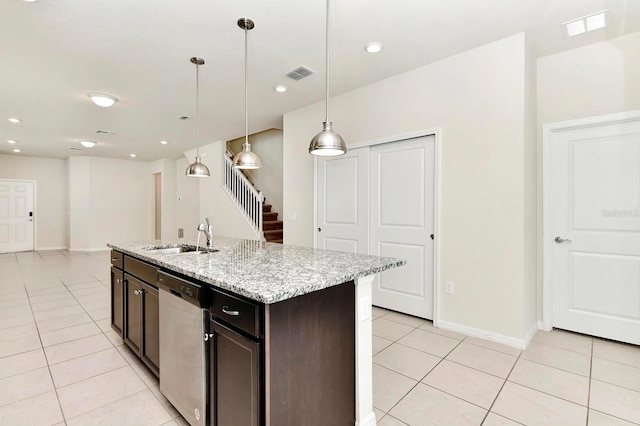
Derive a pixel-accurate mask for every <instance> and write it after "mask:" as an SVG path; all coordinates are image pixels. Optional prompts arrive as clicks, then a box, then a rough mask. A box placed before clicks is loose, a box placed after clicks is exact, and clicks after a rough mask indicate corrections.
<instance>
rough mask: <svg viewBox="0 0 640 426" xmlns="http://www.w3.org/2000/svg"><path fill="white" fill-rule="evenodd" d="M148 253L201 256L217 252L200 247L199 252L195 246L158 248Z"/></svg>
mask: <svg viewBox="0 0 640 426" xmlns="http://www.w3.org/2000/svg"><path fill="white" fill-rule="evenodd" d="M149 251H150V252H152V253H155V254H182V253H195V254H203V253H215V252H217V251H219V250H218V249H205V248H204V247H200V249H199V250H196V247H195V246H180V247H159V248H154V249H149Z"/></svg>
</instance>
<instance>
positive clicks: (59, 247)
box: [36, 246, 67, 251]
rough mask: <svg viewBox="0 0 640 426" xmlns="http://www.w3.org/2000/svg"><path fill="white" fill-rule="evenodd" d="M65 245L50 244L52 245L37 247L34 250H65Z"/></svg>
mask: <svg viewBox="0 0 640 426" xmlns="http://www.w3.org/2000/svg"><path fill="white" fill-rule="evenodd" d="M66 249H67V247H66V246H52V247H38V248H36V251H45V250H66Z"/></svg>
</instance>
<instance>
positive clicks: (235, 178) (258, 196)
mask: <svg viewBox="0 0 640 426" xmlns="http://www.w3.org/2000/svg"><path fill="white" fill-rule="evenodd" d="M224 158H225V161H224V171H223V187H224V189H225V191H226V192H227V194H228V195H229V197H230V198H231V200H232V201H233V202H234V203H235V205H236V207H238V209H239V210H240V212H241V213H242V214H243V215H244V218H245V219H246V220H247V222H248V223H249V225H250V226H251V227H252V228H253V230H254V231H255V232H256V235H257V236H259V235H262V236H263V238H264V239H265V240H266V241H267V242H270V243H280V244H282V240H283V234H282V226H283V223H282V221H281V220H278V213H277V212H272V211H271V207H272V206H271V204H265V203H264V201H265V198H264V196H263V195H262V192H260V191H258V190H257V189H256V188H255V186H254V184H253V177H252V176H251V174H250V173H248V172H247V171H246V170H238V169H236V168H234V167H233V161H232V160H231V159H232V158H233V153H232V152H231V151H230V150H229V148H227V155H225V156H224ZM261 210H262V211H261Z"/></svg>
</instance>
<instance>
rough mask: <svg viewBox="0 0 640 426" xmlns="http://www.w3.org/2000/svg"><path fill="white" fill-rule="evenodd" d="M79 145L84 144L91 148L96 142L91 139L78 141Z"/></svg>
mask: <svg viewBox="0 0 640 426" xmlns="http://www.w3.org/2000/svg"><path fill="white" fill-rule="evenodd" d="M80 145H82V146H84V147H85V148H93V147H94V146H96V143H95V142H93V141H80Z"/></svg>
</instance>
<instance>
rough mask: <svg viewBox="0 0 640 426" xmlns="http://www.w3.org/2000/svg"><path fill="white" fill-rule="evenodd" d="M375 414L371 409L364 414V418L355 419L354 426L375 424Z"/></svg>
mask: <svg viewBox="0 0 640 426" xmlns="http://www.w3.org/2000/svg"><path fill="white" fill-rule="evenodd" d="M376 424H377V422H376V415H375V413H374V412H373V411H372V412H370V413H369V415H368V416H366V417H365V418H364V419H360V421H356V426H376Z"/></svg>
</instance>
